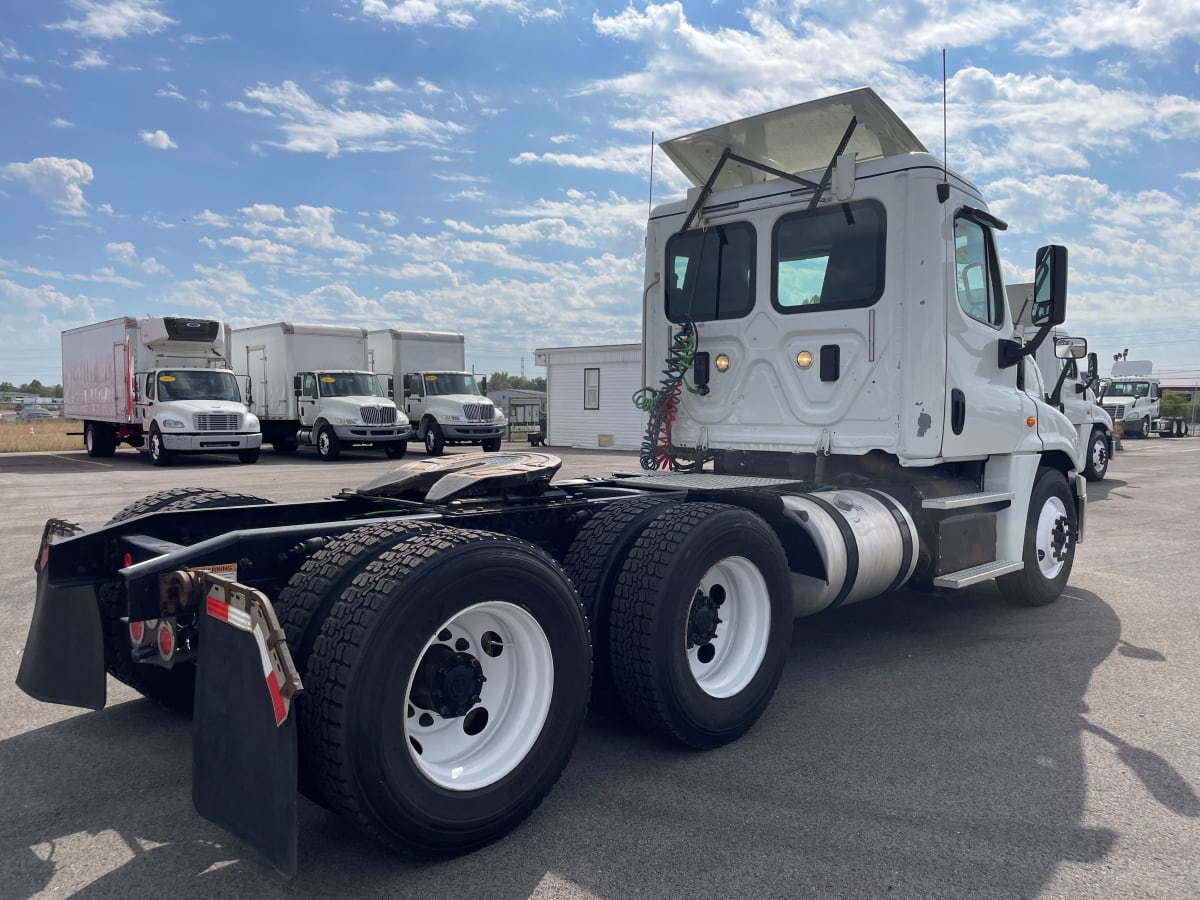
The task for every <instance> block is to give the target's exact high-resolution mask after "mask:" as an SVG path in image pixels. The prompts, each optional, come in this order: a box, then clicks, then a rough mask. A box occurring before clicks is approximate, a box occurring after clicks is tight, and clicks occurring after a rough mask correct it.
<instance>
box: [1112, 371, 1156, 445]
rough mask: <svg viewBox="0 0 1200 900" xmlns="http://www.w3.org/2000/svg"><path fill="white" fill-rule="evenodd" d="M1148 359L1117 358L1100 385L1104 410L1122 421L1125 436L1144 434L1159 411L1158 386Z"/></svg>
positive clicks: (1145, 434) (1148, 435)
mask: <svg viewBox="0 0 1200 900" xmlns="http://www.w3.org/2000/svg"><path fill="white" fill-rule="evenodd" d="M1153 372H1154V363H1153V362H1152V361H1151V360H1148V359H1118V360H1114V361H1113V364H1112V372H1111V374H1112V378H1111V379H1110V380H1109V382H1108V384H1107V386H1106V387H1105V389H1104V410H1105V412H1107V413H1108V414H1109V415H1110V416H1112V418H1113V420H1114V421H1121V422H1124V423H1125V435H1126V436H1127V437H1138V438H1147V437H1150V435H1151V434H1153V433H1154V423H1155V420H1156V419H1158V417H1159V414H1160V404H1161V400H1162V387H1161V386H1160V384H1159V381H1158V378H1156V377H1155V376H1154V375H1153Z"/></svg>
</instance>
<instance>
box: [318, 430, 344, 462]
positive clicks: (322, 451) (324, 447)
mask: <svg viewBox="0 0 1200 900" xmlns="http://www.w3.org/2000/svg"><path fill="white" fill-rule="evenodd" d="M341 455H342V442H341V441H340V440H338V436H337V435H336V434H334V432H333V429H332V428H331V427H330V426H328V425H322V426H321V430H320V431H318V432H317V456H319V457H321V459H323V460H325V461H326V462H333V461H334V460H335V459H337V458H338V457H339V456H341Z"/></svg>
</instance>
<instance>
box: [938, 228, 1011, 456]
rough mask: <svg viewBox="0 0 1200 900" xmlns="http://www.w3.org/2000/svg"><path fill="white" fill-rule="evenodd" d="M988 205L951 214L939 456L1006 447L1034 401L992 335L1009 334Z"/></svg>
mask: <svg viewBox="0 0 1200 900" xmlns="http://www.w3.org/2000/svg"><path fill="white" fill-rule="evenodd" d="M996 224H1001V225H1002V223H999V222H998V220H995V219H993V218H992V217H991V216H989V215H988V214H987V213H982V212H980V211H976V210H972V209H970V208H968V207H963V208H962V209H960V210H959V212H958V213H957V214H956V215H955V218H954V228H953V238H952V240H953V246H952V248H951V254H950V265H949V266H947V272H946V278H947V280H948V281H950V282H951V283H950V284H949V285H948V291H947V298H948V299H947V302H946V317H947V318H946V411H945V414H946V419H945V421H946V428H945V429H944V431H943V435H942V456H943V457H944V458H946V459H981V458H984V457H986V456H988V455H989V454H992V453H1011V452H1012V451H1014V450H1016V449H1017V448H1018V447H1019V446H1020V444H1021V441H1022V440H1023V439H1024V438H1025V437H1026V434H1027V433H1028V432H1029V431H1030V430H1031V429H1030V426H1029V425H1028V424H1027V422H1026V419H1027V418H1028V417H1029V416H1030V415H1033V413H1034V404H1033V400H1032V399H1031V398H1029V397H1028V396H1027V395H1026V394H1025V392H1024V391H1022V390H1018V388H1017V370H1018V368H1019V367H1017V366H1010V367H1009V368H1007V369H1001V368H1000V363H999V343H1000V340H1001V339H1002V338H1005V337H1008V336H1009V335H1011V334H1012V323H1011V320H1010V318H1009V311H1008V303H1007V302H1006V300H1005V294H1004V288H1003V284H1002V282H1001V280H1000V265H999V260H998V257H997V255H996V245H995V238H994V235H993V233H992V231H993V226H994V225H996Z"/></svg>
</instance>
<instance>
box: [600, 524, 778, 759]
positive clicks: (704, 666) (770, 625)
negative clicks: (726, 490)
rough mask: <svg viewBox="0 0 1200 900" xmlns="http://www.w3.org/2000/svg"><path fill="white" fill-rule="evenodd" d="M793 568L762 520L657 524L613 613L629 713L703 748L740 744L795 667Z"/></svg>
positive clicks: (617, 673)
mask: <svg viewBox="0 0 1200 900" xmlns="http://www.w3.org/2000/svg"><path fill="white" fill-rule="evenodd" d="M791 635H792V597H791V585H790V581H789V577H788V564H787V557H786V556H785V554H784V551H783V547H782V546H781V545H780V543H779V539H778V538H777V537H776V536H775V533H774V532H773V531H772V530H771V528H770V526H769V525H767V523H766V522H765V521H763V519H762V518H761V517H760V516H758V515H756V514H754V513H752V512H749V511H748V510H745V509H742V508H740V507H736V506H727V505H724V504H717V503H683V504H680V505H679V506H674V507H671V508H669V509H666V510H665V511H663V512H662V513H660V514H659V515H658V516H657V517H656V518H655V519H654V521H653V522H651V523H650V525H649V526H647V528H646V530H645V531H643V532H642V534H641V536H640V537H638V539H637V541H636V542H635V543H634V545H633V549H632V550H631V551H630V553H629V559H628V560H627V561H626V563H625V565H624V567H623V568H622V570H621V575H620V578H619V579H618V582H617V585H616V589H615V591H614V593H613V600H612V610H611V612H610V614H609V660H610V661H611V664H612V675H613V680H614V682H615V683H616V686H617V691H618V693H619V694H620V696H621V700H622V702H623V703H624V705H625V708H626V709H627V710H628V711H629V713H630V714H631V715H632V716H633V717H634V719H636V720H637V721H639V722H640V723H642V724H643V725H645V726H646V727H647V728H649V729H651V730H652V731H656V732H658V733H659V734H661V735H663V736H664V737H668V738H672V739H674V740H676V741H678V742H679V743H681V744H684V745H686V746H689V747H695V748H697V749H708V748H712V747H719V746H721V745H722V744H726V743H729V742H730V741H732V740H735V739H736V738H738V737H740V736H741V735H742V734H744V733H745V732H746V731H748V730H749V729H750V727H751V726H752V725H753V724H754V723H755V722H756V721H757V720H758V718H759V716H761V715H762V713H763V710H765V709H766V707H767V704H768V703H769V702H770V700H771V697H772V695H773V694H774V693H775V688H776V687H777V686H778V684H779V679H780V677H781V676H782V674H783V667H784V663H785V662H786V660H787V650H788V646H789V644H790V642H791Z"/></svg>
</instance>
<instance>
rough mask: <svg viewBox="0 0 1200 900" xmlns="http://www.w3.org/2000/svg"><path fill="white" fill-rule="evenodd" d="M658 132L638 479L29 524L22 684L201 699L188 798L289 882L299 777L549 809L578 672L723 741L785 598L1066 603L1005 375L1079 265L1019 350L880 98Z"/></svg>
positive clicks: (1071, 498)
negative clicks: (924, 593) (988, 594)
mask: <svg viewBox="0 0 1200 900" xmlns="http://www.w3.org/2000/svg"><path fill="white" fill-rule="evenodd" d="M663 149H664V150H665V151H666V153H667V155H668V156H669V157H670V158H671V159H672V160H674V161H675V163H676V164H677V165H678V166H679V167H680V169H681V170H682V171H683V172H684V173H685V174H686V175H688V176H689V177H691V178H692V180H693V182H694V184H695V185H696V187H695V188H694V189H692V190H691V191H689V192H688V196H687V198H686V199H681V200H678V201H676V202H672V203H668V204H666V205H663V206H659V207H657V208H656V209H654V210H653V211H652V213H651V216H650V221H649V229H648V236H647V243H646V278H645V288H644V295H643V299H644V304H643V328H644V340H643V348H644V354H645V360H646V362H645V371H646V379H647V382H648V384H649V385H650V387H648V388H647V390H646V391H645V392H644V394H643V396H642V397H641V403H642V405H643V406H644V407H645V408H646V409H647V411H648V413H649V415H648V419H649V422H650V425H649V429H648V432H647V436H646V442H645V447H644V452H643V460H642V463H643V468H644V470H645V471H643V472H641V473H633V474H629V475H614V476H612V477H608V478H587V479H580V480H553V475H554V473H555V472H556V471H557V469H558V467H559V465H560V462H559V460H557V459H556V458H555V457H553V456H551V455H549V454H546V453H540V452H533V451H527V452H522V453H511V454H503V453H501V454H484V453H478V454H458V455H453V456H445V457H442V458H439V459H422V460H414V461H409V462H405V463H402V464H400V465H399V466H398V467H397V468H396V469H394V470H392V471H390V472H388V473H386V474H383V475H381V476H380V477H378V478H377V479H375V480H374V481H371V482H369V483H367V484H364V485H362V486H361V487H359V488H358V489H356V490H344V491H341V492H340V493H338V494H337V496H336V497H334V498H331V499H327V500H321V501H314V502H304V503H278V504H275V503H270V502H269V501H267V500H265V499H263V498H259V497H252V496H245V495H231V494H228V493H224V492H221V491H214V490H213V489H211V488H208V487H195V488H191V489H176V490H174V491H168V492H165V493H161V494H156V495H151V496H150V497H147V498H145V499H144V500H142V501H139V502H138V503H135V504H133V505H132V506H130V507H128V508H126V509H125V510H122V511H121V512H119V513H118V514H117V515H116V517H115V518H114V519H113V521H112V522H111V523H110V524H109V525H107V526H105V527H102V528H99V529H94V530H90V531H84V530H82V529H80V528H78V527H77V526H74V525H72V524H70V523H67V522H64V521H61V520H57V519H54V520H51V521H50V522H48V523H47V525H46V528H45V531H44V537H43V541H42V547H41V548H40V555H39V558H38V559H39V561H38V572H39V574H38V594H37V602H36V607H35V610H34V616H33V623H32V625H31V628H30V634H29V638H28V640H27V642H26V648H25V652H24V654H23V656H22V659H21V671H20V674H19V676H18V683H19V684H20V685H21V687H22V688H23V689H24V690H26V691H27V692H28V693H30V694H31V695H33V696H35V697H38V698H41V699H43V700H49V701H54V702H60V703H69V704H74V705H77V706H84V707H91V708H99V707H101V706H103V705H104V702H105V694H104V691H105V687H104V685H105V678H104V673H105V670H106V668H107V670H108V671H109V672H112V673H113V674H114V675H116V677H118V678H123V679H124V680H126V681H127V682H129V683H131V684H133V685H134V686H135V687H137V688H138V689H139V690H142V691H143V692H144V693H146V694H148V695H149V696H155V697H159V698H160V699H163V700H165V701H166V702H171V703H174V704H176V705H181V706H182V705H191V704H192V703H193V702H194V710H195V712H194V721H193V742H194V752H193V754H192V760H193V784H194V790H193V797H194V799H195V802H196V805H197V808H198V809H199V810H200V812H201V813H202V814H203V815H205V816H206V817H208V818H210V819H212V820H213V821H215V822H217V823H219V824H221V825H223V826H224V827H227V828H229V829H231V830H232V831H233V832H234V833H235V834H237V835H238V836H240V837H241V838H243V839H244V840H246V841H247V842H249V843H250V844H252V845H253V846H255V847H257V848H258V849H259V850H261V851H262V852H263V853H264V854H265V855H266V856H267V858H268V859H270V860H271V861H272V862H273V863H274V864H275V865H277V866H278V867H279V868H281V869H282V870H284V871H286V872H292V871H294V870H295V867H296V863H297V858H296V827H297V817H296V784H297V778H299V784H300V786H301V790H302V791H304V792H305V793H307V794H309V795H310V796H312V797H315V798H318V799H319V800H320V801H321V802H322V803H324V804H325V805H327V806H328V807H330V808H331V809H334V810H336V811H338V812H340V813H342V814H343V815H345V816H346V817H347V818H348V819H349V820H350V821H352V822H353V823H355V824H356V825H358V826H359V827H361V828H363V829H364V830H365V831H366V832H368V833H369V834H372V835H374V836H376V837H378V838H380V839H382V840H384V841H385V842H387V843H388V844H391V845H394V846H398V847H405V848H416V849H418V850H421V851H424V852H461V851H463V850H466V849H470V848H474V847H478V846H480V845H482V844H485V843H487V842H489V841H491V840H494V839H496V838H497V837H499V836H500V835H502V834H504V833H505V832H507V831H508V830H510V829H511V828H513V827H515V826H516V825H517V823H519V822H520V821H521V820H522V819H523V818H524V817H525V816H527V815H528V814H529V813H530V812H531V811H532V810H533V809H534V808H535V807H536V806H537V805H538V804H539V803H540V801H541V800H542V798H543V797H544V796H545V795H546V793H547V792H548V791H549V790H550V788H551V787H552V785H553V784H554V782H555V780H556V779H557V777H558V775H559V773H560V772H561V771H562V769H563V767H564V766H565V765H566V762H567V759H568V758H569V755H570V752H571V748H572V745H573V744H574V742H575V739H576V736H577V734H578V733H579V730H580V728H581V726H582V723H583V720H584V713H585V709H586V707H587V705H588V702H589V688H590V696H591V702H592V704H593V705H594V706H597V707H599V708H602V709H613V708H624V710H625V711H626V712H627V713H628V714H629V715H630V716H631V717H632V718H633V720H634V721H635V722H638V723H640V724H641V725H642V726H644V727H645V728H647V729H649V730H650V731H652V732H654V733H656V734H658V735H660V736H661V737H662V738H664V739H666V740H669V741H673V742H677V743H680V744H683V745H686V746H688V747H693V748H698V749H703V748H711V747H717V746H720V745H722V744H725V743H727V742H729V741H732V740H735V739H737V738H739V737H740V736H742V735H743V734H744V733H745V732H747V731H748V730H749V729H750V728H751V727H752V726H753V725H754V723H755V722H756V721H757V720H758V718H759V716H760V715H761V714H762V712H763V710H764V709H765V708H766V707H767V704H768V703H769V701H770V699H771V697H772V695H773V694H774V693H775V690H776V687H777V686H778V685H779V683H780V679H781V677H782V675H783V672H784V669H785V666H786V664H787V659H788V651H789V647H790V646H791V642H792V627H793V619H794V618H795V617H797V616H803V615H808V614H810V613H817V612H820V611H821V610H825V609H829V608H832V607H838V606H843V605H845V604H849V603H855V602H858V601H860V600H866V599H868V598H872V597H876V596H879V595H884V594H887V593H889V592H892V591H896V590H898V589H901V588H906V587H912V588H919V589H942V590H947V591H955V590H960V589H964V588H968V587H970V586H973V585H980V584H983V583H986V582H991V581H995V583H996V586H997V588H998V589H999V591H1000V593H1001V594H1002V595H1003V596H1004V597H1006V598H1008V599H1010V600H1011V601H1013V602H1015V603H1019V604H1027V605H1034V606H1036V605H1041V604H1046V603H1050V602H1052V601H1053V600H1055V599H1056V598H1057V597H1058V596H1059V594H1060V593H1061V591H1062V590H1063V588H1064V587H1065V585H1066V584H1067V580H1068V578H1069V577H1070V574H1071V568H1072V565H1073V562H1074V559H1075V552H1076V546H1077V544H1078V543H1079V542H1080V541H1081V540H1082V539H1083V535H1084V512H1085V508H1086V499H1087V491H1086V481H1085V479H1084V477H1083V474H1082V470H1083V467H1084V461H1083V460H1082V459H1081V457H1080V453H1079V449H1078V446H1077V441H1076V432H1075V429H1074V428H1073V427H1072V426H1071V424H1070V422H1068V421H1067V419H1066V417H1065V416H1064V415H1063V414H1062V413H1061V412H1060V411H1059V410H1058V409H1056V408H1055V407H1053V406H1051V405H1049V404H1047V403H1046V402H1045V401H1044V392H1043V391H1040V390H1037V391H1031V390H1029V389H1028V388H1027V387H1024V386H1022V385H1019V384H1018V377H1019V373H1020V372H1021V370H1022V369H1023V368H1024V369H1033V368H1035V367H1031V366H1027V365H1026V364H1027V362H1028V360H1027V357H1028V356H1030V355H1032V354H1033V353H1034V352H1035V351H1036V349H1037V348H1038V346H1040V344H1041V343H1042V342H1043V341H1044V340H1045V339H1046V338H1047V336H1048V334H1049V332H1050V329H1051V328H1052V327H1053V326H1054V325H1057V324H1061V323H1062V322H1063V320H1064V317H1065V315H1066V279H1067V252H1066V249H1065V248H1064V247H1059V246H1049V247H1044V248H1042V249H1041V250H1039V251H1038V253H1037V257H1036V265H1035V269H1034V284H1035V288H1034V298H1033V310H1032V315H1031V324H1034V325H1036V326H1037V328H1038V331H1037V333H1036V335H1035V336H1034V337H1033V338H1032V339H1031V340H1029V341H1028V342H1026V341H1024V340H1023V339H1022V335H1021V333H1020V331H1019V330H1018V329H1017V327H1016V326H1015V325H1014V322H1013V320H1012V317H1011V315H1010V313H1009V311H1008V307H1007V304H1006V303H1005V300H1004V285H1003V283H1002V281H1001V278H1000V272H1001V269H1000V266H999V261H998V257H997V254H996V240H995V234H996V232H997V231H1000V230H1003V229H1004V227H1005V225H1004V223H1003V222H1001V221H1000V220H999V219H997V218H996V217H995V216H993V215H992V214H991V213H989V212H988V211H987V208H986V206H985V203H984V200H983V197H982V195H981V194H980V192H979V191H978V189H977V188H976V187H975V186H974V185H973V184H972V183H971V182H970V181H968V180H967V179H966V178H965V177H963V176H962V175H960V174H958V173H957V172H954V171H952V170H947V169H946V168H944V166H943V164H942V163H941V162H940V161H938V160H936V159H934V158H933V157H932V156H931V155H929V153H927V152H926V150H925V148H924V146H923V145H922V144H921V143H920V141H919V140H918V139H917V138H916V137H915V136H914V135H913V134H912V132H911V131H909V129H908V128H907V126H905V124H904V123H903V122H902V121H901V120H900V119H899V118H898V117H897V116H896V115H895V114H894V113H893V112H892V111H891V110H890V109H889V108H888V107H887V106H886V105H885V104H884V103H883V102H882V101H881V100H880V99H879V97H878V96H876V95H875V94H874V93H873V92H872V91H870V90H868V89H862V90H857V91H852V92H849V93H846V94H840V95H837V96H834V97H827V98H824V99H822V100H817V101H813V102H810V103H805V104H801V105H799V106H796V107H792V108H789V109H785V110H781V111H778V112H775V113H768V114H765V115H762V116H756V117H753V118H751V119H748V120H743V121H740V122H734V123H730V124H728V125H724V126H718V127H715V128H710V129H707V130H705V131H701V132H697V133H695V134H692V135H688V136H686V137H683V138H678V139H675V140H672V141H668V142H666V143H665V144H664V145H663ZM1080 349H1081V348H1080V346H1079V345H1077V344H1074V343H1068V344H1064V345H1062V346H1061V350H1060V351H1059V352H1061V353H1064V354H1072V355H1074V354H1075V353H1078V352H1079V350H1080ZM222 565H223V566H224V567H225V571H224V572H223V574H225V575H227V576H229V577H230V579H231V580H222V579H221V578H218V577H216V575H214V573H213V572H212V571H211V568H212V567H214V566H222ZM230 567H232V569H231V568H230ZM983 589H984V590H989V589H990V588H987V587H985V588H983ZM92 595H94V596H95V597H96V598H97V602H98V603H99V606H100V613H99V615H97V614H96V613H95V612H94V608H93V612H91V613H90V614H86V613H87V610H88V608H89V607H88V605H87V603H86V602H85V601H86V600H87V599H89V597H90V596H92ZM276 617H278V626H277V625H276ZM281 635H282V638H281V637H280V636H281ZM64 646H70V647H73V648H76V650H75V651H74V652H73V654H70V655H68V654H65V653H63V652H62V649H61V648H62V647H64ZM80 648H82V649H80ZM131 660H132V662H131ZM264 676H265V683H264ZM589 682H590V684H589ZM786 689H787V690H789V691H803V690H805V689H806V686H805V685H804V684H787V685H786ZM797 740H798V741H801V742H802V741H803V735H798V736H797ZM230 761H235V763H236V764H230Z"/></svg>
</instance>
